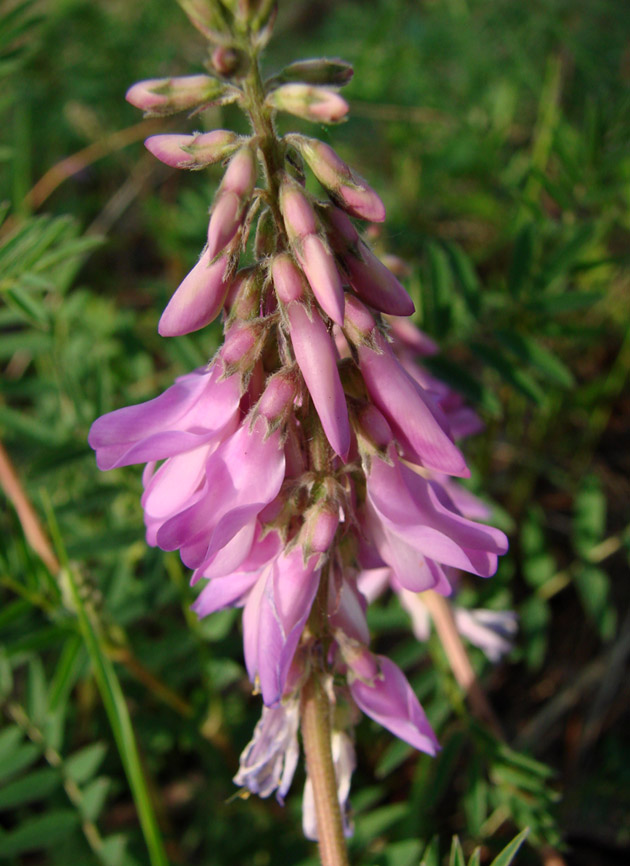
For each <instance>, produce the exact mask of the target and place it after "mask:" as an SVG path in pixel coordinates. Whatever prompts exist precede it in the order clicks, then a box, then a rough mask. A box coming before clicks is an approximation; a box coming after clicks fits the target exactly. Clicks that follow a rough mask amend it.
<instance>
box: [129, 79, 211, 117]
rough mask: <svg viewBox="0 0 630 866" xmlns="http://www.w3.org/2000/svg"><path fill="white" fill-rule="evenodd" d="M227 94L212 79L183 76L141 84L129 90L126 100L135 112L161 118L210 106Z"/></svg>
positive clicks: (151, 80) (150, 80) (140, 82)
mask: <svg viewBox="0 0 630 866" xmlns="http://www.w3.org/2000/svg"><path fill="white" fill-rule="evenodd" d="M224 91H225V86H224V85H223V84H221V82H220V81H217V80H216V79H215V78H210V76H209V75H184V76H182V77H181V78H149V79H148V80H146V81H139V82H138V83H137V84H134V85H132V87H130V88H129V90H128V91H127V93H126V95H125V98H126V100H127V102H130V103H131V104H132V105H134V106H135V107H136V108H141V109H142V110H143V111H144V112H146V113H147V114H149V115H152V116H154V117H159V116H162V115H166V114H174V113H175V112H177V111H186V110H188V109H189V108H195V107H196V106H197V105H202V104H204V103H206V102H211V101H212V100H214V99H217V98H218V97H219V96H221V95H222V94H223V93H224Z"/></svg>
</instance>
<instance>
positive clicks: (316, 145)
mask: <svg viewBox="0 0 630 866" xmlns="http://www.w3.org/2000/svg"><path fill="white" fill-rule="evenodd" d="M292 143H294V144H295V145H296V146H297V148H298V149H299V151H300V153H301V154H302V156H303V157H304V159H305V160H306V162H307V163H308V164H309V166H310V167H311V170H312V172H313V174H314V175H315V177H316V178H317V180H318V181H319V182H320V183H321V184H322V185H323V186H325V187H326V188H327V189H329V190H330V191H331V193H332V195H333V196H334V197H335V198H336V199H337V200H338V202H339V204H340V205H341V206H342V207H343V208H344V209H345V210H347V211H348V213H350V214H352V216H356V217H359V219H364V220H369V221H370V222H382V221H383V220H384V219H385V206H384V205H383V202H382V201H381V199H380V197H379V196H378V195H377V194H376V193H375V192H374V190H373V189H372V188H371V187H370V186H368V184H367V183H366V182H365V181H364V180H363V179H362V178H361V177H359V176H358V175H357V174H355V172H354V171H353V170H352V169H351V168H350V166H349V165H347V164H346V163H345V162H344V161H343V159H341V157H340V156H338V154H336V153H335V151H334V150H333V149H332V147H329V145H327V144H324V142H323V141H318V140H317V139H315V138H305V137H303V136H294V137H293V138H292Z"/></svg>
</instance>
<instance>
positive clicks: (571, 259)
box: [540, 224, 594, 285]
mask: <svg viewBox="0 0 630 866" xmlns="http://www.w3.org/2000/svg"><path fill="white" fill-rule="evenodd" d="M593 234H594V229H593V226H592V225H588V224H587V225H584V224H582V225H580V226H579V227H578V228H577V229H576V230H575V233H574V235H573V237H572V238H571V239H570V240H569V241H568V242H567V243H566V244H564V245H563V246H561V247H560V249H559V250H557V251H556V252H555V253H554V254H553V256H551V257H550V258H549V259H548V260H547V261H546V262H545V263H544V264H543V267H542V269H541V274H540V278H541V282H542V284H543V285H548V284H549V283H551V282H552V281H553V280H555V279H556V277H559V276H561V275H562V274H566V273H568V272H570V271H571V269H572V268H573V267H574V266H575V264H576V260H577V259H578V258H579V256H580V255H581V254H582V252H583V250H584V247H585V246H586V245H587V244H588V243H589V241H590V240H591V238H592V237H593Z"/></svg>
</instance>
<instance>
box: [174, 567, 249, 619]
mask: <svg viewBox="0 0 630 866" xmlns="http://www.w3.org/2000/svg"><path fill="white" fill-rule="evenodd" d="M257 580H258V575H257V574H256V572H238V571H237V572H234V573H233V574H230V575H229V577H215V578H214V579H213V580H211V581H210V583H209V584H208V585H207V586H204V588H203V589H202V590H201V592H200V593H199V596H198V597H197V599H196V600H195V601H194V602H193V604H192V605H191V606H190V608H191V610H194V612H195V613H196V614H197V616H198V617H199V618H200V619H201V618H202V617H204V616H208V615H209V614H211V613H216V611H218V610H223V609H224V608H226V607H242V606H243V604H245V600H246V598H247V596H248V594H249V592H250V591H251V589H252V587H253V586H254V584H255V583H256V581H257Z"/></svg>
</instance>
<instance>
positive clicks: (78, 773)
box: [66, 743, 107, 785]
mask: <svg viewBox="0 0 630 866" xmlns="http://www.w3.org/2000/svg"><path fill="white" fill-rule="evenodd" d="M106 752H107V746H106V745H105V743H91V744H90V745H89V746H86V747H85V748H84V749H80V750H79V751H78V752H75V753H74V755H71V756H70V757H69V758H68V759H67V760H66V772H67V773H68V775H69V776H70V778H71V779H73V780H74V781H75V782H76V783H77V785H82V784H83V783H84V782H87V781H88V780H89V779H91V778H92V776H93V775H94V773H96V771H97V770H98V768H99V767H100V765H101V763H102V762H103V758H104V757H105V754H106Z"/></svg>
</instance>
